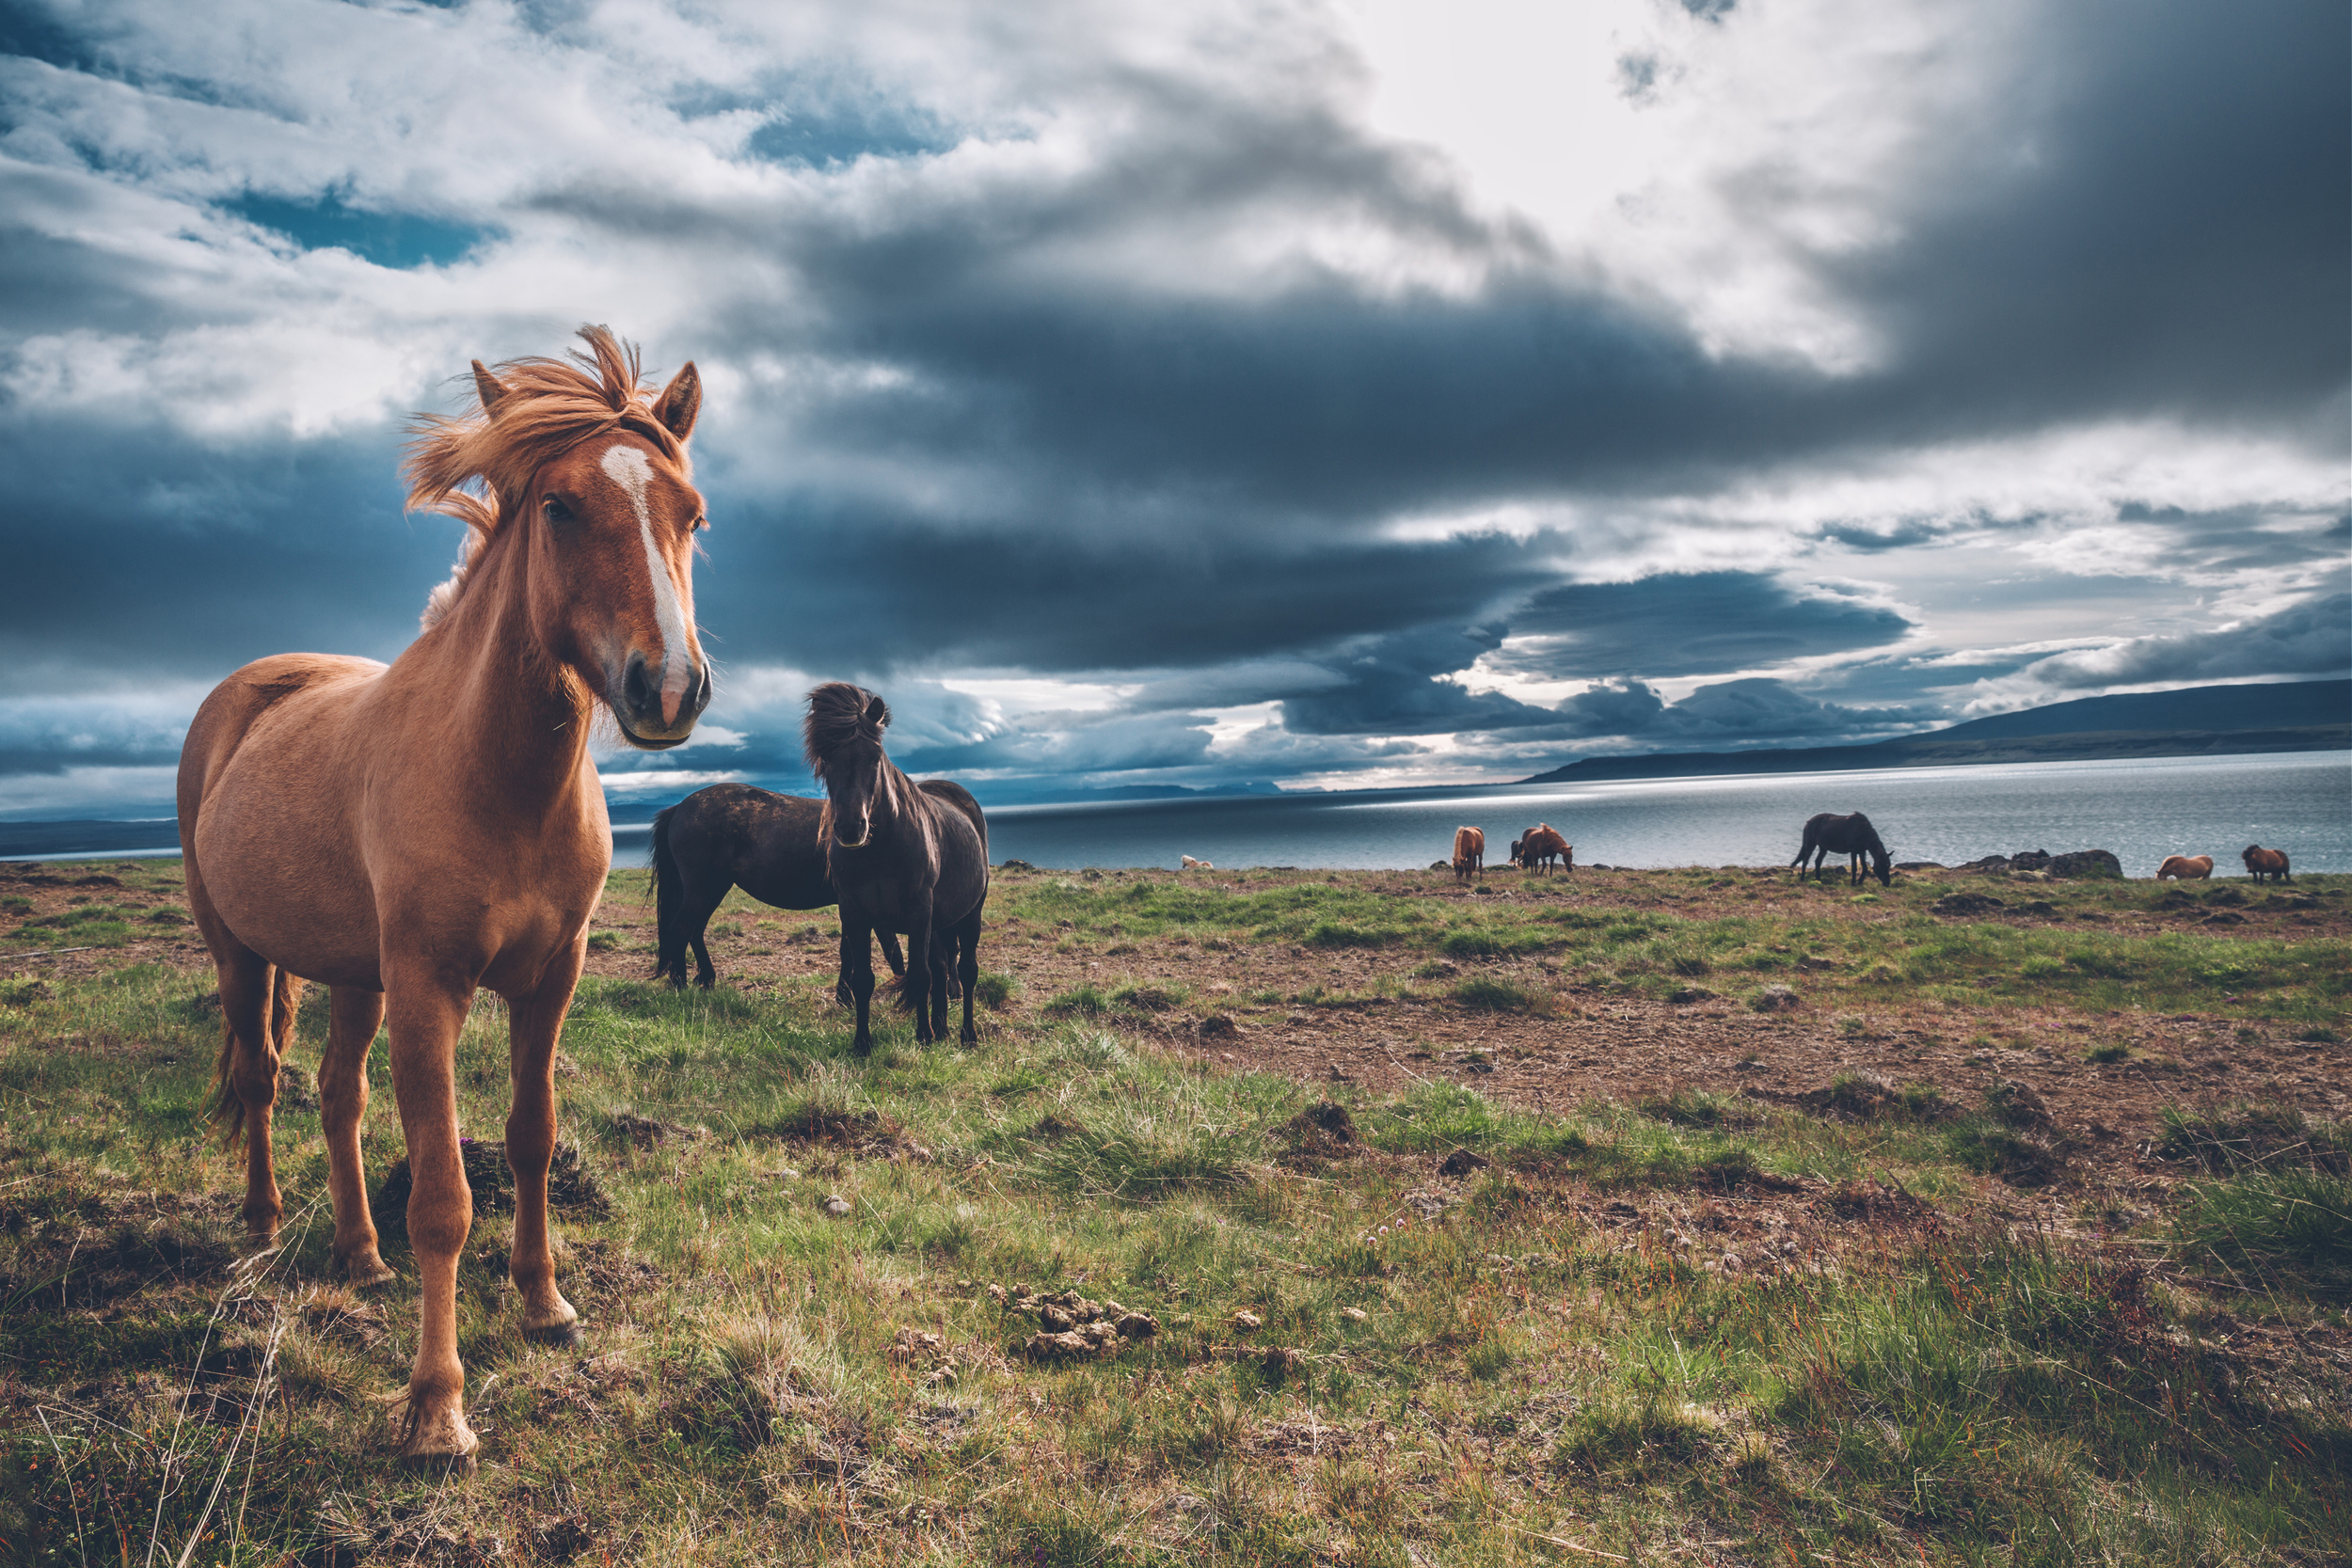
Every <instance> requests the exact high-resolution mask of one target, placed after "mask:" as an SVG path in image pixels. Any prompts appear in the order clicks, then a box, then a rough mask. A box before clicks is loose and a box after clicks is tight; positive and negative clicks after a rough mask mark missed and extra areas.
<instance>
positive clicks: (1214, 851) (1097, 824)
mask: <svg viewBox="0 0 2352 1568" xmlns="http://www.w3.org/2000/svg"><path fill="white" fill-rule="evenodd" d="M1822 811H1835V812H1853V811H1860V812H1867V813H1868V814H1869V816H1870V820H1871V822H1872V823H1874V824H1875V825H1876V826H1877V828H1878V830H1879V832H1880V834H1881V836H1883V838H1884V839H1885V840H1886V844H1887V847H1889V848H1890V849H1892V850H1893V851H1894V853H1895V858H1896V859H1897V860H1899V861H1915V860H1916V861H1940V862H1942V863H1945V864H1947V865H1952V864H1957V863H1961V862H1963V861H1971V860H1975V859H1977V858H1978V857H1979V856H1980V855H1991V854H2013V853H2015V852H2016V851H2018V850H2020V849H2048V850H2050V851H2052V852H2053V853H2058V852H2063V851H2065V850H2069V849H2112V850H2113V851H2115V853H2116V854H2117V855H2118V856H2119V857H2121V858H2122V862H2123V870H2124V874H2125V875H2126V876H2131V877H2150V876H2153V875H2154V874H2155V869H2156V866H2157V863H2159V862H2161V861H2162V860H2163V859H2164V857H2165V856H2167V855H2203V854H2210V855H2212V856H2213V857H2214V862H2215V864H2214V870H2215V872H2216V874H2217V875H2218V874H2223V873H2225V872H2226V873H2227V874H2229V875H2233V876H2234V875H2238V874H2240V870H2241V868H2240V866H2239V863H2238V859H2237V855H2238V851H2239V850H2241V849H2243V848H2245V847H2247V846H2248V845H2249V844H2261V845H2265V846H2267V847H2274V848H2280V849H2284V850H2285V851H2286V852H2287V853H2288V855H2289V856H2290V857H2291V858H2292V859H2293V861H2294V863H2295V866H2296V870H2298V871H2352V752H2296V753H2292V754H2288V755H2272V756H2247V757H2168V758H2160V759H2157V760H2153V761H2145V762H2041V763H2021V764H2018V765H2015V766H2011V767H1975V768H1888V769H1884V770H1881V771H1873V772H1838V773H1798V774H1777V775H1772V776H1768V777H1756V776H1744V777H1722V778H1705V779H1637V780H1626V781H1622V782H1615V783H1609V784H1577V785H1569V786H1564V785H1559V784H1512V785H1504V786H1502V787H1499V788H1498V787H1485V788H1465V789H1450V790H1409V791H1406V790H1400V791H1394V792H1379V793H1366V794H1352V795H1340V796H1291V797H1273V798H1257V797H1251V798H1248V799H1240V800H1149V801H1136V802H1131V803H1121V804H1118V805H1061V806H1008V807H1001V808H999V809H997V810H994V811H992V812H990V813H989V841H990V849H991V851H992V852H993V855H994V857H995V858H996V859H997V860H1005V859H1008V858H1012V859H1018V860H1025V861H1027V862H1029V863H1032V864H1035V865H1050V866H1083V865H1102V866H1123V865H1164V866H1173V865H1175V864H1176V863H1177V860H1178V857H1180V856H1183V855H1192V856H1195V857H1197V858H1199V859H1201V860H1207V861H1214V862H1216V864H1217V865H1219V866H1221V867H1226V868H1232V867H1238V866H1250V865H1295V866H1318V867H1343V866H1349V867H1359V868H1361V867H1401V866H1417V865H1426V864H1428V863H1430V862H1431V861H1434V860H1441V859H1443V858H1445V856H1446V855H1447V854H1449V853H1450V852H1451V848H1452V845H1453V839H1454V828H1455V827H1456V826H1457V825H1459V824H1463V823H1468V824H1470V825H1472V826H1475V827H1480V828H1484V829H1485V830H1486V846H1487V851H1486V852H1487V856H1488V858H1489V859H1490V860H1494V861H1500V860H1502V858H1503V855H1504V852H1505V849H1506V848H1507V847H1508V846H1509V844H1510V842H1511V840H1512V839H1514V838H1517V837H1518V835H1519V834H1520V833H1521V832H1524V831H1525V830H1526V829H1528V828H1529V827H1532V826H1533V825H1534V824H1535V823H1536V822H1538V821H1543V822H1549V823H1550V824H1551V825H1552V826H1553V827H1555V828H1557V829H1559V830H1560V831H1561V832H1563V833H1565V835H1566V836H1567V838H1568V841H1569V842H1570V843H1572V844H1574V845H1575V846H1576V858H1577V860H1578V861H1579V862H1580V863H1593V862H1596V861H1597V862H1601V863H1606V864H1611V865H1631V866H1665V865H1771V864H1785V863H1787V862H1788V860H1789V858H1790V857H1791V856H1793V855H1794V854H1795V853H1796V852H1797V845H1798V842H1799V840H1800V839H1802V837H1803V836H1804V819H1805V818H1806V817H1808V816H1812V815H1813V814H1814V813H1816V812H1822ZM640 857H641V861H640V863H642V848H641V849H640Z"/></svg>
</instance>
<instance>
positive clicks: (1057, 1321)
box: [1037, 1306, 1078, 1332]
mask: <svg viewBox="0 0 2352 1568" xmlns="http://www.w3.org/2000/svg"><path fill="white" fill-rule="evenodd" d="M1037 1321H1038V1322H1039V1323H1043V1324H1044V1325H1045V1326H1046V1327H1047V1328H1050V1329H1053V1330H1055V1331H1057V1332H1059V1331H1060V1330H1062V1329H1065V1328H1074V1327H1076V1326H1077V1323H1078V1320H1077V1319H1076V1318H1074V1317H1073V1316H1072V1315H1071V1314H1070V1313H1068V1312H1065V1311H1063V1310H1062V1309H1061V1308H1060V1307H1053V1306H1046V1307H1039V1308H1038V1310H1037Z"/></svg>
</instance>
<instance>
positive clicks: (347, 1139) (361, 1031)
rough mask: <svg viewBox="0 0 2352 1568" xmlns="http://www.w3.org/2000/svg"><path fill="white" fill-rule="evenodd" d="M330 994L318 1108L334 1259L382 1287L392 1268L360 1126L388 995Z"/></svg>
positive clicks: (346, 990)
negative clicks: (363, 1159)
mask: <svg viewBox="0 0 2352 1568" xmlns="http://www.w3.org/2000/svg"><path fill="white" fill-rule="evenodd" d="M327 998H328V1006H329V1007H330V1008H331V1009H332V1010H331V1012H330V1014H329V1019H330V1022H328V1024H327V1027H326V1055H325V1056H324V1057H323V1058H321V1060H320V1062H319V1106H320V1119H321V1120H322V1121H324V1122H325V1123H326V1190H327V1191H328V1192H329V1193H331V1194H332V1195H333V1196H334V1199H335V1259H336V1261H338V1262H340V1263H341V1264H342V1266H343V1273H344V1274H345V1275H347V1276H348V1277H349V1278H350V1280H351V1282H352V1283H353V1284H354V1285H358V1286H362V1287H364V1286H369V1285H381V1284H383V1283H384V1282H385V1281H387V1280H389V1279H390V1278H391V1277H392V1271H391V1270H389V1269H388V1268H386V1267H385V1266H384V1257H383V1254H382V1253H380V1252H378V1251H377V1250H376V1235H375V1216H374V1215H373V1214H372V1213H371V1212H369V1210H368V1183H367V1172H366V1168H365V1167H364V1166H363V1165H361V1164H360V1163H359V1124H360V1122H361V1121H362V1120H363V1119H364V1118H365V1117H366V1116H367V1114H368V1052H369V1049H370V1048H371V1047H373V1045H374V1044H375V1032H376V1030H377V1029H378V1028H380V1027H381V1026H382V1025H383V1022H384V993H383V992H382V991H380V990H366V989H365V988H363V987H359V986H337V987H335V988H334V989H333V990H331V991H329V992H328V993H327Z"/></svg>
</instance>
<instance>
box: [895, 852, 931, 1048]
mask: <svg viewBox="0 0 2352 1568" xmlns="http://www.w3.org/2000/svg"><path fill="white" fill-rule="evenodd" d="M907 903H908V905H909V908H908V911H907V978H906V988H905V990H904V992H903V994H904V995H906V996H907V998H908V999H909V1000H911V1001H912V1002H914V1038H915V1041H916V1042H917V1043H918V1044H924V1045H928V1044H930V1041H931V1039H932V1038H933V1036H932V1034H931V1009H930V990H931V954H932V951H933V949H934V948H935V946H936V945H937V944H936V943H934V942H932V941H931V900H930V890H929V889H925V890H924V895H923V896H922V897H920V898H910V899H909V900H907Z"/></svg>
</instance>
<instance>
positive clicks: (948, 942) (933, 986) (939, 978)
mask: <svg viewBox="0 0 2352 1568" xmlns="http://www.w3.org/2000/svg"><path fill="white" fill-rule="evenodd" d="M955 952H956V941H955V935H954V933H953V932H948V933H945V934H944V936H943V934H942V933H940V932H937V931H934V932H932V933H931V983H930V987H929V988H928V989H929V990H930V1005H931V1038H933V1039H935V1040H944V1039H946V1037H947V966H948V964H949V963H950V962H952V961H953V959H954V958H955Z"/></svg>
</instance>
